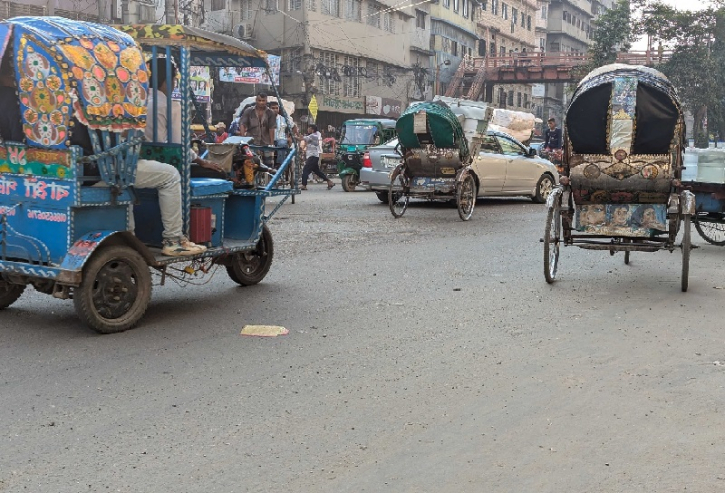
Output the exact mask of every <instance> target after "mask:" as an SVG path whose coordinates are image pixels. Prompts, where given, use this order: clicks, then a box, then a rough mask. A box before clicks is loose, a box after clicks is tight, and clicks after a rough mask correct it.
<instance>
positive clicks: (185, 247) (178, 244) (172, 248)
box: [161, 236, 206, 257]
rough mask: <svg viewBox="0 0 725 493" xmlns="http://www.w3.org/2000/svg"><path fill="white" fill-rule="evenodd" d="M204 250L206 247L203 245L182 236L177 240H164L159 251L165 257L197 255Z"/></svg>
mask: <svg viewBox="0 0 725 493" xmlns="http://www.w3.org/2000/svg"><path fill="white" fill-rule="evenodd" d="M205 251H206V247H205V246H204V245H197V244H196V243H193V242H191V241H189V240H188V239H187V238H185V237H183V236H182V237H181V238H179V239H178V240H164V248H163V249H162V250H161V253H163V254H164V255H166V256H167V257H184V256H186V255H197V254H199V253H204V252H205Z"/></svg>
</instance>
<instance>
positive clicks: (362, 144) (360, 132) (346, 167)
mask: <svg viewBox="0 0 725 493" xmlns="http://www.w3.org/2000/svg"><path fill="white" fill-rule="evenodd" d="M394 137H395V120H391V119H389V118H361V119H356V120H348V121H346V122H345V123H343V125H342V129H341V132H340V143H339V145H338V146H337V152H336V154H337V173H338V175H340V179H341V180H342V189H343V190H345V191H346V192H352V191H354V190H355V187H357V186H358V184H359V183H360V169H361V168H362V167H363V166H364V164H365V163H363V157H364V155H365V151H366V150H367V148H368V147H372V146H376V145H380V144H383V143H385V142H387V141H389V140H390V139H392V138H394ZM368 164H369V163H368Z"/></svg>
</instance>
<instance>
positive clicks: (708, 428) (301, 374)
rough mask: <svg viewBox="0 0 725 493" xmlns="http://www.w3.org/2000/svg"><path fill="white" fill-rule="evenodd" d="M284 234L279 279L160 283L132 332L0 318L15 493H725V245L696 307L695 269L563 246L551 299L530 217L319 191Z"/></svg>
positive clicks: (1, 460)
mask: <svg viewBox="0 0 725 493" xmlns="http://www.w3.org/2000/svg"><path fill="white" fill-rule="evenodd" d="M271 227H272V231H273V235H274V238H275V242H276V243H275V250H276V255H275V262H274V265H273V266H272V270H271V272H270V274H269V276H268V277H267V278H266V279H265V281H264V282H263V283H262V284H260V285H258V286H256V287H250V288H239V287H236V286H235V285H234V284H233V283H232V282H231V281H230V280H229V279H227V277H226V274H225V273H224V272H223V271H219V272H218V273H217V275H216V276H215V277H214V278H213V279H212V280H211V282H210V283H209V284H207V285H205V286H203V287H201V288H197V289H189V288H187V289H181V288H179V287H176V286H174V285H169V286H165V287H157V288H155V292H154V297H153V301H152V305H151V307H150V309H149V311H148V313H147V316H146V317H145V319H144V320H143V321H142V325H141V326H140V327H139V328H137V329H135V330H132V331H129V332H125V333H122V334H116V335H110V336H99V335H96V334H95V333H94V332H92V331H90V330H89V329H87V328H86V327H84V326H82V325H80V324H79V322H78V320H77V319H76V317H75V315H74V312H73V307H72V303H69V302H63V301H59V300H54V299H52V298H50V297H47V296H44V295H40V294H37V293H35V292H33V291H32V290H29V291H28V292H27V293H26V294H25V295H24V296H23V298H22V299H21V300H20V301H19V302H18V303H17V304H16V305H14V306H13V307H11V308H10V309H8V310H5V311H3V312H2V313H0V327H1V330H0V389H1V394H0V396H1V398H0V491H2V492H26V491H27V492H34V493H40V492H52V493H65V492H87V491H88V492H105V491H121V492H204V493H209V492H296V493H301V492H330V493H341V492H355V493H357V492H363V491H367V492H380V491H390V492H435V493H441V492H452V493H460V492H484V491H485V492H506V493H508V492H557V493H558V492H584V491H586V492H648V493H649V492H655V491H656V492H675V491H678V492H679V491H688V492H714V491H722V490H723V489H725V468H724V467H723V466H722V457H723V456H725V426H723V425H724V424H725V419H724V418H723V412H724V410H725V406H724V404H725V402H724V397H725V393H724V392H723V382H724V381H725V348H724V347H723V343H724V342H725V336H724V335H723V325H724V324H723V314H724V313H725V311H724V310H723V305H724V304H725V290H724V289H721V288H723V287H725V278H724V277H723V267H724V263H725V249H722V248H718V247H714V246H709V245H707V246H704V242H702V241H701V240H700V239H699V238H696V240H695V241H696V243H698V244H700V245H703V247H702V248H700V249H697V250H695V251H694V252H693V255H692V264H691V281H690V291H689V292H688V293H684V294H683V293H681V292H680V288H679V283H680V278H679V275H680V256H679V252H675V253H673V254H670V253H667V252H659V253H654V254H652V253H635V254H633V255H632V264H631V265H630V266H625V265H624V263H623V256H622V254H619V255H617V256H615V257H610V256H609V255H608V254H606V253H601V252H587V251H584V250H579V249H570V248H567V249H564V250H563V251H562V259H561V265H560V281H559V282H558V283H556V284H555V285H553V286H549V285H547V284H546V283H545V282H544V279H543V274H542V261H541V257H542V246H541V244H540V243H539V242H538V240H539V238H540V236H541V233H542V230H543V227H544V208H543V206H539V205H534V204H532V203H531V202H530V201H528V200H483V201H480V202H479V204H478V206H477V208H476V210H475V211H474V216H473V218H472V220H471V221H469V222H467V223H463V222H461V221H460V220H458V216H457V213H456V211H455V209H451V208H449V207H447V206H444V205H434V204H414V206H412V207H411V209H410V210H409V211H408V213H407V214H406V215H405V216H404V217H403V218H402V219H399V220H394V219H393V218H392V216H391V215H390V213H389V212H388V210H387V207H385V206H382V205H379V204H378V202H377V200H376V198H375V196H374V195H373V194H369V193H344V192H342V191H341V190H340V188H339V186H338V187H336V188H335V189H333V190H332V191H329V192H328V191H327V190H326V189H325V187H324V186H323V185H312V186H311V187H310V191H308V192H305V193H304V194H303V195H302V196H301V197H300V198H299V199H298V202H297V204H296V205H290V206H285V207H284V208H283V209H282V210H281V211H280V212H279V213H278V215H277V216H276V217H275V219H274V220H273V222H272V223H271ZM695 237H696V236H695ZM245 324H278V325H282V326H285V327H287V328H288V329H289V330H290V334H289V335H287V336H283V337H278V338H251V337H242V336H240V335H239V332H240V330H241V328H242V327H243V326H244V325H245Z"/></svg>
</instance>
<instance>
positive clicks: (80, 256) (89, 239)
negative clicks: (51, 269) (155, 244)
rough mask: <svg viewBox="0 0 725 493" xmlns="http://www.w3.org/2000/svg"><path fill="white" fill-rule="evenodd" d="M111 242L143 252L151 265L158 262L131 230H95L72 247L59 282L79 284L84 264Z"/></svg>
mask: <svg viewBox="0 0 725 493" xmlns="http://www.w3.org/2000/svg"><path fill="white" fill-rule="evenodd" d="M109 243H113V244H122V245H126V246H129V247H131V248H133V249H134V250H136V251H137V252H138V253H140V254H141V256H142V257H143V258H144V260H146V263H147V264H149V265H152V264H154V263H155V262H156V260H155V259H154V256H153V255H152V254H151V252H150V251H149V249H148V247H147V246H146V245H144V244H143V243H142V242H141V241H140V240H139V239H138V238H136V236H134V235H133V234H132V233H131V232H129V231H94V232H91V233H86V234H85V235H83V236H81V237H80V238H78V239H77V240H76V241H75V243H73V245H72V246H71V247H70V249H69V250H68V253H67V254H66V256H65V257H64V258H63V261H62V262H61V264H60V269H61V273H60V275H59V276H58V282H60V283H62V284H68V285H72V286H77V285H79V284H80V283H81V280H82V279H81V277H82V272H83V266H84V265H85V264H86V262H87V261H88V259H89V258H91V255H93V252H95V251H96V250H98V247H100V246H102V245H108V244H109Z"/></svg>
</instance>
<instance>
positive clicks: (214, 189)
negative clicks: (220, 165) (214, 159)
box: [189, 178, 234, 197]
mask: <svg viewBox="0 0 725 493" xmlns="http://www.w3.org/2000/svg"><path fill="white" fill-rule="evenodd" d="M189 184H190V185H191V196H192V197H207V196H209V195H217V194H223V193H229V192H231V191H232V190H234V185H233V184H232V182H230V181H228V180H220V179H218V178H192V179H191V180H190V181H189Z"/></svg>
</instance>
